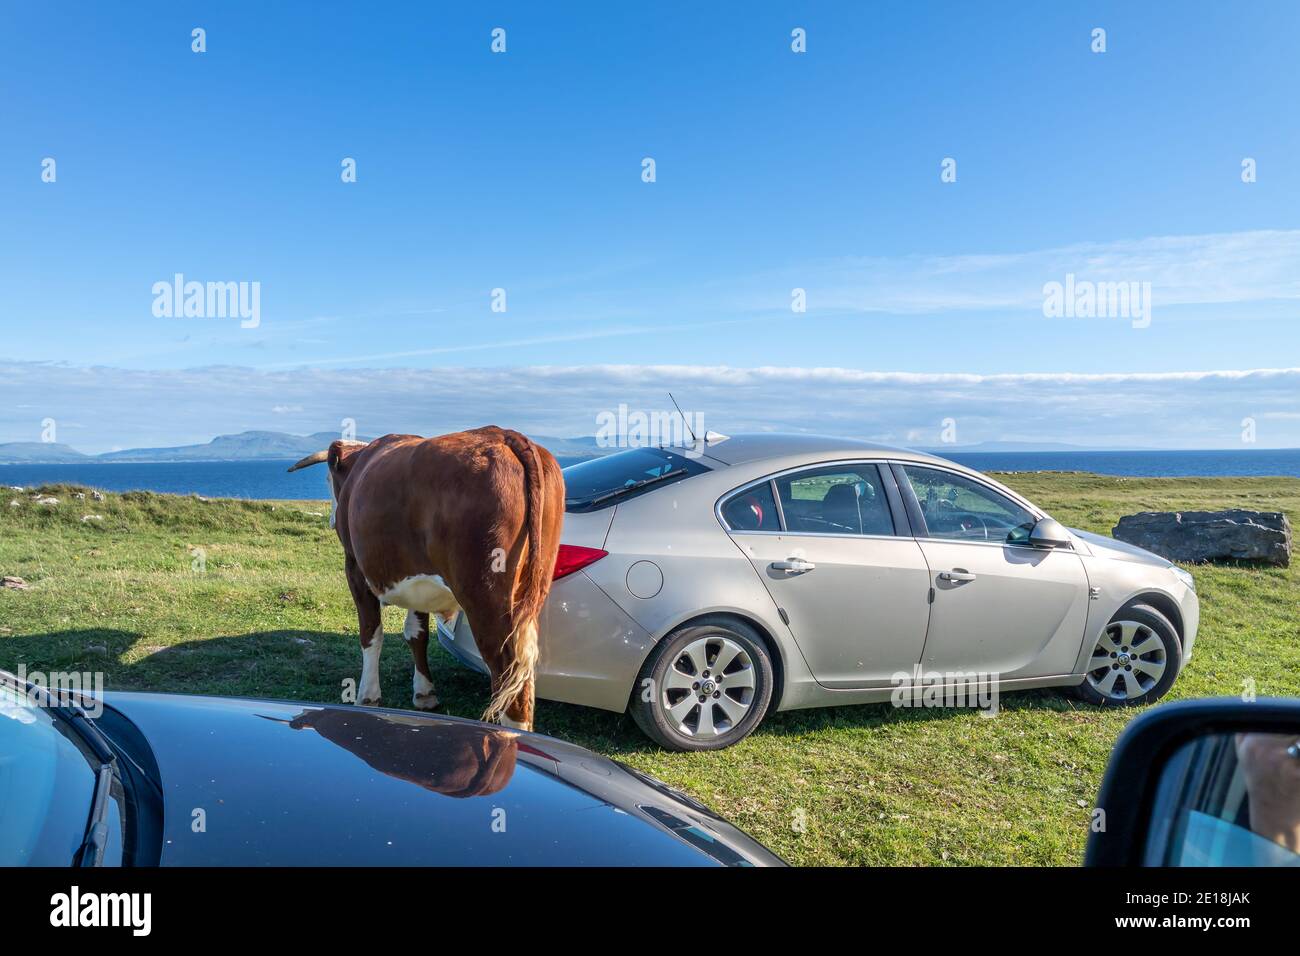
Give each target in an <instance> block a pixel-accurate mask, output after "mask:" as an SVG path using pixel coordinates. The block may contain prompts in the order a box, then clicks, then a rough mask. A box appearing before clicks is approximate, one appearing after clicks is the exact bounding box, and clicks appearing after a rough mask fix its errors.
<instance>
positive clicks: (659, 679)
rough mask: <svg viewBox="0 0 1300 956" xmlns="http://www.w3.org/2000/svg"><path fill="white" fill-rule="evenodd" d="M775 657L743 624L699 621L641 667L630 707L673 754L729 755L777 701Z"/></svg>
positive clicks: (670, 637) (679, 632)
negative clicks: (726, 751) (727, 751)
mask: <svg viewBox="0 0 1300 956" xmlns="http://www.w3.org/2000/svg"><path fill="white" fill-rule="evenodd" d="M772 684H773V676H772V659H771V657H770V656H769V655H768V652H767V648H766V646H765V645H764V644H763V641H762V639H761V638H760V637H759V636H758V634H757V633H755V632H754V630H753V629H752V628H750V627H748V626H747V625H745V624H743V623H741V622H740V621H733V620H726V621H717V622H712V621H708V622H698V623H695V624H689V625H686V626H684V627H681V628H679V629H677V630H676V631H674V632H673V633H671V634H669V635H668V636H667V637H665V638H664V639H663V640H662V641H660V642H659V645H658V646H657V647H656V648H655V649H654V651H653V652H652V653H651V654H650V656H649V657H648V658H647V659H646V662H645V664H644V665H643V666H642V668H641V673H640V676H639V677H638V678H637V682H636V686H635V687H634V688H633V689H632V698H631V700H630V702H629V710H630V711H631V714H632V718H633V719H634V720H635V721H636V723H637V726H639V727H640V728H641V729H642V730H643V731H644V732H645V734H646V736H648V737H649V738H650V739H651V740H653V741H655V742H656V743H657V744H659V745H660V746H662V747H666V748H668V749H669V750H721V749H722V748H723V747H730V746H731V745H732V744H734V743H736V741H738V740H742V739H743V738H745V737H747V736H748V735H749V734H750V732H751V731H752V730H753V729H754V728H755V727H757V726H758V724H759V722H760V721H761V720H762V719H763V715H764V714H765V713H766V712H767V706H768V704H769V703H770V702H771V700H772Z"/></svg>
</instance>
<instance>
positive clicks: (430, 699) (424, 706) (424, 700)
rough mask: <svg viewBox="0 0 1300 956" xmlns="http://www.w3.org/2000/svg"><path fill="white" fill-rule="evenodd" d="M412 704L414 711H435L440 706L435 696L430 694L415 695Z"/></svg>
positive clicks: (440, 703)
mask: <svg viewBox="0 0 1300 956" xmlns="http://www.w3.org/2000/svg"><path fill="white" fill-rule="evenodd" d="M414 704H415V709H416V710H437V709H438V708H439V707H441V706H442V701H440V700H439V699H438V695H437V694H434V693H432V692H430V693H428V694H416V695H415V697H414Z"/></svg>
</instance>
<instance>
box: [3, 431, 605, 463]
mask: <svg viewBox="0 0 1300 956" xmlns="http://www.w3.org/2000/svg"><path fill="white" fill-rule="evenodd" d="M338 437H339V435H338V433H337V432H316V433H315V434H313V435H289V434H286V433H284V432H268V431H248V432H240V433H239V434H238V435H218V436H217V437H216V438H214V439H212V441H210V442H207V443H205V444H202V445H180V446H177V447H173V448H125V449H122V450H120V451H109V452H104V453H103V454H102V455H84V454H82V453H81V452H79V451H77V450H76V449H74V448H70V447H69V446H67V445H59V444H53V443H47V442H9V443H7V444H0V464H5V465H17V464H22V465H54V464H72V463H77V462H81V463H88V462H154V461H258V460H262V461H265V460H274V459H286V458H303V457H305V456H307V455H310V454H311V453H312V452H315V451H320V450H321V449H322V448H327V447H329V443H330V442H332V441H334V440H335V439H336V438H338ZM359 437H360V438H361V440H362V441H369V440H370V439H369V438H368V437H365V436H359ZM533 440H534V441H536V442H538V443H540V444H541V445H543V446H544V447H546V448H547V449H549V450H550V452H551V454H553V455H555V456H556V457H558V458H594V457H596V456H598V455H603V454H606V453H607V452H608V451H609V449H605V448H601V447H599V446H598V445H597V444H596V439H595V437H594V436H592V437H587V438H554V437H550V436H543V435H535V436H533Z"/></svg>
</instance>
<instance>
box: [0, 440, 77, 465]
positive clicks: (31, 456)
mask: <svg viewBox="0 0 1300 956" xmlns="http://www.w3.org/2000/svg"><path fill="white" fill-rule="evenodd" d="M92 460H93V459H91V458H90V456H88V455H83V454H82V453H81V452H79V451H77V450H76V449H75V448H70V447H69V446H67V445H63V444H59V443H58V442H44V441H12V442H7V443H5V444H0V464H4V465H31V464H37V465H46V464H66V463H69V462H76V461H92Z"/></svg>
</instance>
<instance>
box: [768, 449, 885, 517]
mask: <svg viewBox="0 0 1300 956" xmlns="http://www.w3.org/2000/svg"><path fill="white" fill-rule="evenodd" d="M776 487H777V492H778V493H779V494H780V496H781V511H782V513H783V514H784V515H785V526H786V530H787V531H790V532H794V533H799V532H802V533H804V534H893V533H894V519H893V516H892V515H891V514H890V511H889V499H888V498H886V497H885V490H884V488H883V487H882V486H881V481H880V470H879V469H878V468H877V467H876V466H875V465H829V466H822V467H820V468H810V469H808V470H807V471H800V472H795V473H794V474H792V475H785V476H783V477H781V478H778V479H776Z"/></svg>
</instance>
